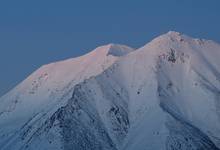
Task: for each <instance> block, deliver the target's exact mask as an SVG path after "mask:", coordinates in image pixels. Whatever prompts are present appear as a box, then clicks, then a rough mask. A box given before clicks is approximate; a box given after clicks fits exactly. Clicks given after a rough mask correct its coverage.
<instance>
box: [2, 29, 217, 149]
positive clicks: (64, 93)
mask: <svg viewBox="0 0 220 150" xmlns="http://www.w3.org/2000/svg"><path fill="white" fill-rule="evenodd" d="M219 58H220V45H219V44H217V43H215V42H213V41H209V40H201V39H194V38H191V37H188V36H186V35H183V34H180V33H177V32H172V31H171V32H168V33H166V34H164V35H161V36H159V37H157V38H155V39H154V40H153V41H151V42H150V43H148V44H146V45H145V46H143V47H142V48H139V49H137V50H133V49H132V48H129V47H127V46H123V45H115V44H109V45H107V46H102V47H99V48H97V49H95V50H94V51H92V52H90V53H89V54H86V55H84V56H81V57H78V58H73V59H69V60H65V61H61V62H56V63H52V64H49V65H45V66H42V67H41V68H40V69H38V70H37V71H36V72H34V73H33V74H32V75H30V76H29V77H28V78H27V79H26V80H24V81H23V82H22V83H21V84H19V85H18V86H17V87H15V88H14V89H13V90H12V91H10V92H9V93H7V94H6V95H5V96H3V97H2V98H1V99H0V149H1V150H15V149H18V150H19V149H20V150H23V149H24V150H49V149H54V150H72V149H74V150H96V149H98V150H196V149H204V150H206V149H207V150H212V149H213V150H215V149H220V60H219Z"/></svg>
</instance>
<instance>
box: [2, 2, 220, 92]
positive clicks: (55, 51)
mask: <svg viewBox="0 0 220 150" xmlns="http://www.w3.org/2000/svg"><path fill="white" fill-rule="evenodd" d="M219 7H220V1H219V0H62V1H61V0H37V1H31V0H26V1H24V0H1V1H0V67H1V73H0V95H3V94H4V93H5V92H7V91H8V90H9V89H11V88H12V87H14V86H15V85H16V84H18V83H19V82H21V81H22V80H23V79H25V78H26V77H27V76H28V75H29V74H30V73H32V72H33V71H34V70H36V69H37V68H38V67H40V66H41V65H43V64H46V63H49V62H53V61H57V60H62V59H66V58H69V57H75V56H79V55H82V54H84V53H86V52H88V51H90V50H92V49H94V48H95V47H97V46H99V45H103V44H108V43H121V44H126V45H129V46H132V47H135V48H138V47H140V46H142V45H144V44H146V43H147V42H148V41H150V40H151V39H152V38H154V37H156V36H158V35H160V34H162V33H166V32H167V31H169V30H175V31H178V32H182V33H185V34H188V35H190V36H193V37H200V38H206V39H212V40H215V41H217V42H220V9H219Z"/></svg>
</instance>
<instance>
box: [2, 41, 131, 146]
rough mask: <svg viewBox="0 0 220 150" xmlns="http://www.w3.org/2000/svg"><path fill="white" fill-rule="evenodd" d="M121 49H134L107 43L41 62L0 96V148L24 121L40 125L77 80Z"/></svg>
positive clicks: (112, 59) (114, 57) (103, 65)
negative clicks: (55, 59)
mask: <svg viewBox="0 0 220 150" xmlns="http://www.w3.org/2000/svg"><path fill="white" fill-rule="evenodd" d="M122 51H123V54H124V55H126V54H127V53H129V52H131V51H133V49H131V48H129V47H127V46H124V45H117V44H109V45H106V46H101V47H98V48H97V49H95V50H94V51H92V52H90V53H88V54H86V55H84V56H81V57H78V58H73V59H68V60H65V61H60V62H55V63H51V64H48V65H44V66H42V67H41V68H40V69H38V70H37V71H36V72H34V73H33V74H32V75H30V76H29V77H28V78H27V79H26V80H24V81H23V82H22V83H21V84H19V85H18V86H17V87H15V88H14V89H13V90H12V91H10V92H9V93H7V94H6V95H5V96H3V97H2V98H1V99H0V103H1V105H0V139H1V140H0V149H1V147H3V146H4V145H5V143H7V141H8V139H11V136H13V137H14V138H15V136H14V135H16V133H17V131H19V130H20V128H22V127H23V126H24V124H25V123H28V122H30V123H31V124H35V123H37V125H36V126H39V125H40V124H41V122H43V121H41V122H39V121H38V120H43V118H45V119H46V118H47V117H48V115H50V113H53V111H56V109H58V108H59V107H60V105H62V104H65V103H66V102H67V100H68V99H69V98H71V96H72V89H73V88H74V86H75V85H76V84H77V83H79V82H82V81H83V80H85V79H87V78H89V77H91V76H95V75H98V74H100V73H101V72H103V70H105V69H106V68H108V67H109V66H111V65H112V64H113V63H114V62H115V61H116V60H117V59H118V58H119V55H120V56H123V54H122ZM33 132H34V131H33ZM30 134H32V133H30ZM9 145H11V143H10V142H9Z"/></svg>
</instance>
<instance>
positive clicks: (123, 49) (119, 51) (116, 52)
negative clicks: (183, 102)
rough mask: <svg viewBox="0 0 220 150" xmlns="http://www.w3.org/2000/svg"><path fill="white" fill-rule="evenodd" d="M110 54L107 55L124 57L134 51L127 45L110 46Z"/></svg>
mask: <svg viewBox="0 0 220 150" xmlns="http://www.w3.org/2000/svg"><path fill="white" fill-rule="evenodd" d="M108 46H109V48H108V53H107V55H112V56H124V55H126V54H128V53H130V52H132V51H134V49H133V48H130V47H128V46H126V45H120V44H112V43H111V44H109V45H108Z"/></svg>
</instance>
